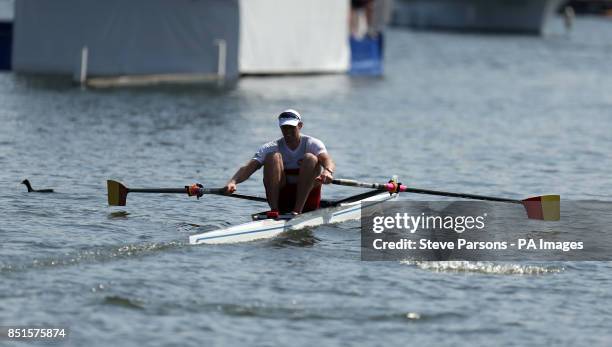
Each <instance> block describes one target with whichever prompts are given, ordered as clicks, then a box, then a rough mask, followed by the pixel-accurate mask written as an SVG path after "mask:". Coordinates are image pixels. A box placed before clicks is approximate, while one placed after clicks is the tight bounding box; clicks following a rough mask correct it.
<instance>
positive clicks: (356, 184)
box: [331, 178, 388, 191]
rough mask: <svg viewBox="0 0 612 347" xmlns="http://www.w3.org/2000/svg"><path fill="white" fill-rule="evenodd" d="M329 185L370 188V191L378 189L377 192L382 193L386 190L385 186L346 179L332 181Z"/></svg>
mask: <svg viewBox="0 0 612 347" xmlns="http://www.w3.org/2000/svg"><path fill="white" fill-rule="evenodd" d="M331 183H332V184H337V185H340V186H349V187H361V188H370V189H378V190H384V191H387V190H388V187H387V184H380V183H367V182H359V181H355V180H347V179H340V178H336V179H333V180H332V181H331Z"/></svg>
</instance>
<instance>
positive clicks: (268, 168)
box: [263, 152, 285, 210]
mask: <svg viewBox="0 0 612 347" xmlns="http://www.w3.org/2000/svg"><path fill="white" fill-rule="evenodd" d="M263 181H264V186H265V187H266V198H267V199H268V205H270V209H271V210H278V195H279V193H280V190H281V188H282V187H284V186H285V170H284V167H283V156H282V155H281V154H280V153H278V152H276V153H270V154H268V155H267V156H266V159H265V160H264V177H263Z"/></svg>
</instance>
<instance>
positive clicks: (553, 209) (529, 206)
mask: <svg viewBox="0 0 612 347" xmlns="http://www.w3.org/2000/svg"><path fill="white" fill-rule="evenodd" d="M331 183H332V184H337V185H341V186H350V187H362V188H371V189H377V190H381V191H387V192H390V193H399V192H408V193H416V194H427V195H439V196H449V197H455V198H463V199H474V200H485V201H497V202H506V203H512V204H521V205H523V206H524V207H525V210H526V211H527V217H528V218H530V219H541V220H546V221H557V220H559V219H560V216H561V207H560V205H561V197H560V196H559V195H541V196H534V197H531V198H527V199H524V200H514V199H506V198H496V197H493V196H485V195H475V194H465V193H451V192H443V191H439V190H430V189H419V188H410V187H406V186H405V185H403V184H398V183H395V182H389V183H367V182H359V181H354V180H347V179H334V180H332V182H331Z"/></svg>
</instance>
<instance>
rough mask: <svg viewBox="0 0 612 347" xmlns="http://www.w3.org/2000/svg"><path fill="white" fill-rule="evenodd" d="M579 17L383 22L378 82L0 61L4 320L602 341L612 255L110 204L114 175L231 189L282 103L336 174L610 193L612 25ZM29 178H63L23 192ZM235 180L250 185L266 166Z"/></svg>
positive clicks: (169, 334)
mask: <svg viewBox="0 0 612 347" xmlns="http://www.w3.org/2000/svg"><path fill="white" fill-rule="evenodd" d="M557 29H558V28H557ZM575 29H576V30H575V31H574V32H573V33H572V34H571V35H570V36H565V35H564V34H561V31H560V30H552V32H551V33H550V34H549V35H548V36H546V37H544V38H537V37H525V36H494V35H470V34H468V35H457V34H450V33H428V32H411V31H404V30H397V29H396V30H390V31H389V32H388V35H387V41H386V42H387V52H386V60H387V61H386V76H385V78H384V79H374V80H371V79H352V78H350V77H347V76H343V75H334V76H305V77H269V78H244V79H242V80H240V81H239V83H238V84H237V85H235V86H228V87H227V88H213V87H210V88H204V87H180V88H177V87H174V88H170V87H167V88H146V89H123V90H112V91H96V90H80V89H78V88H75V87H73V86H70V85H68V84H64V83H63V82H61V81H56V80H49V79H32V78H25V77H18V76H14V75H12V74H6V73H5V74H1V75H0V167H1V168H2V169H1V170H0V186H1V187H2V189H0V206H1V207H2V217H1V220H0V239H1V241H2V242H1V243H0V278H1V281H0V323H1V324H2V325H24V324H37V325H44V324H53V325H65V326H69V327H70V328H71V337H70V340H69V343H70V344H71V345H79V346H83V345H99V346H107V345H109V344H110V343H114V344H118V345H135V344H147V345H169V344H175V345H194V346H195V345H209V344H211V343H216V344H235V343H241V344H247V345H273V344H278V345H289V344H291V345H304V346H306V345H312V341H313V340H316V341H318V342H320V343H322V344H335V345H351V344H368V345H388V344H389V343H390V344H392V345H407V344H414V345H431V344H437V345H439V344H441V345H457V344H467V343H469V344H476V345H489V344H491V343H492V342H494V343H500V344H506V345H526V344H536V343H537V344H565V345H574V344H583V345H587V344H594V345H602V346H603V345H609V344H610V341H611V340H612V334H611V333H610V329H609V326H610V322H609V318H610V317H611V316H612V279H611V278H612V265H611V264H610V263H608V262H574V263H570V262H568V263H563V262H552V263H537V264H536V263H533V264H532V263H484V262H483V263H473V262H469V263H468V262H452V263H422V262H412V261H404V262H362V261H360V244H359V237H360V236H359V224H358V223H346V224H342V225H336V226H322V227H319V228H315V229H313V230H309V231H302V232H298V233H294V234H291V235H288V236H286V237H281V238H278V239H274V240H267V241H259V242H251V243H245V244H236V245H224V246H189V245H187V244H186V243H187V238H188V236H189V235H191V234H194V233H198V232H202V231H205V230H209V229H214V228H218V227H223V226H229V225H233V224H237V223H240V222H244V221H247V219H248V215H249V214H250V213H252V212H257V211H259V210H265V207H266V206H263V205H262V204H261V203H256V202H247V201H240V200H233V199H228V198H223V197H204V198H203V199H201V200H199V201H197V200H194V199H188V198H187V197H185V196H171V195H156V194H151V195H145V196H143V195H137V194H131V195H130V196H129V199H128V205H127V206H125V207H120V208H119V207H114V208H110V207H108V206H107V203H106V186H105V181H106V180H107V179H111V178H112V179H116V180H120V181H122V182H124V183H126V184H127V185H128V186H132V187H143V186H165V187H181V186H183V185H185V184H189V183H191V182H196V181H197V182H202V183H204V184H206V185H208V186H220V185H222V184H223V183H224V182H225V181H226V180H227V179H228V178H229V176H231V174H232V173H233V171H234V170H235V169H236V168H237V167H238V166H239V165H241V164H242V163H244V162H246V161H247V160H248V159H249V158H250V156H251V155H252V153H253V152H254V151H255V149H256V148H257V146H259V145H260V144H262V143H263V142H266V141H268V140H270V139H274V138H276V137H278V136H280V133H279V131H278V128H277V127H276V123H275V114H277V113H278V112H279V111H280V110H282V109H285V108H288V107H293V108H296V109H298V110H300V111H301V112H302V113H303V115H304V120H305V126H304V129H303V130H304V132H305V133H307V134H311V135H314V136H316V137H319V138H321V139H323V140H324V141H325V143H326V144H327V146H328V149H329V151H330V153H331V154H332V155H333V157H334V159H335V161H336V163H337V165H338V169H337V171H336V176H337V177H344V178H354V179H363V180H369V181H385V180H386V179H387V178H388V177H389V176H391V175H392V174H398V175H400V177H401V180H402V181H403V182H404V183H407V184H409V185H412V186H416V187H422V188H432V189H441V190H449V191H459V192H468V193H475V194H489V195H499V196H506V197H510V198H523V197H526V196H528V195H536V194H547V193H558V194H561V195H562V197H563V199H592V200H603V201H610V200H612V193H611V192H610V187H611V186H612V178H611V177H612V176H611V175H610V167H612V158H611V154H610V153H611V152H612V136H610V133H612V131H611V130H612V117H610V115H611V113H610V112H611V110H612V93H610V91H611V90H612V76H611V75H610V69H609V67H610V57H612V44H611V43H610V40H609V38H610V37H612V21H610V20H603V19H579V20H578V21H577V22H576V28H575ZM26 177H27V178H29V179H30V180H31V181H32V183H33V185H34V186H35V188H54V189H55V190H56V192H55V193H52V194H28V193H26V192H25V187H23V186H22V185H20V184H19V182H20V181H21V180H22V179H24V178H26ZM239 190H240V192H242V193H251V194H257V195H262V194H263V189H262V185H261V173H258V174H256V175H255V177H254V178H252V179H251V180H250V181H248V182H246V183H244V184H242V185H240V186H239ZM355 192H356V191H355V190H354V189H351V188H339V187H329V188H327V189H326V190H325V192H324V194H325V195H326V196H327V197H341V196H345V195H347V194H350V193H355ZM415 198H420V197H414V196H408V195H405V196H404V197H403V199H415ZM609 231H610V232H612V230H609Z"/></svg>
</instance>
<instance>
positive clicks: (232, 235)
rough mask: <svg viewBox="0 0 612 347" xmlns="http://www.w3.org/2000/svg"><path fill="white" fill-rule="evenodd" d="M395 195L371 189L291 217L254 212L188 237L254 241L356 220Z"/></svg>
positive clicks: (207, 240)
mask: <svg viewBox="0 0 612 347" xmlns="http://www.w3.org/2000/svg"><path fill="white" fill-rule="evenodd" d="M368 195H370V196H368ZM371 195H374V196H371ZM396 197H397V194H396V193H393V194H389V193H381V192H380V191H378V190H375V191H372V192H368V193H366V194H360V195H356V196H355V197H352V198H348V199H344V200H342V201H339V202H335V203H334V202H326V204H324V205H327V207H322V208H320V209H318V210H316V211H312V212H306V213H303V214H301V215H298V216H295V217H293V216H290V215H281V216H280V218H278V219H262V220H258V219H259V218H260V217H263V218H265V213H264V214H261V213H260V214H254V215H253V216H252V217H253V219H254V220H253V221H252V222H248V223H244V224H239V225H235V226H231V227H229V228H223V229H218V230H213V231H209V232H205V233H201V234H196V235H191V236H189V243H190V244H192V245H198V244H202V243H205V244H220V243H236V242H246V241H254V240H259V239H267V238H272V237H276V236H278V235H279V234H281V233H284V232H287V231H290V230H299V229H303V228H307V227H315V226H319V225H322V224H334V223H341V222H346V221H349V220H358V219H360V218H361V211H362V210H364V209H368V210H369V209H370V208H372V207H374V206H376V205H380V204H381V203H382V202H385V201H388V200H391V199H395V198H396Z"/></svg>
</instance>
